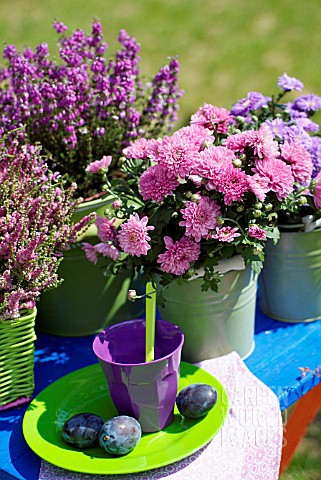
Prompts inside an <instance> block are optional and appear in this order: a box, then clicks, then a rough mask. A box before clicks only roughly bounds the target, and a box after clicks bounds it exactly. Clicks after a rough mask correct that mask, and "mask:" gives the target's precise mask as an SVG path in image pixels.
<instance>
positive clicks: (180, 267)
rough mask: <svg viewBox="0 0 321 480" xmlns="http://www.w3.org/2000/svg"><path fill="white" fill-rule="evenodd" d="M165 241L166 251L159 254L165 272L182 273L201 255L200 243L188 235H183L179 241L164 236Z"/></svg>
mask: <svg viewBox="0 0 321 480" xmlns="http://www.w3.org/2000/svg"><path fill="white" fill-rule="evenodd" d="M164 242H165V246H166V251H165V252H164V253H161V254H160V255H158V259H157V263H160V268H161V270H162V271H163V272H168V273H173V274H174V275H182V274H183V273H185V272H187V270H188V269H189V268H190V266H191V263H192V262H195V261H196V260H197V259H198V257H199V256H200V253H201V247H200V244H199V243H196V242H194V240H192V239H190V238H188V237H182V238H181V239H180V240H178V241H177V242H174V241H173V240H172V239H171V238H170V237H164Z"/></svg>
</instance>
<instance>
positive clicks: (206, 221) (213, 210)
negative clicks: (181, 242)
mask: <svg viewBox="0 0 321 480" xmlns="http://www.w3.org/2000/svg"><path fill="white" fill-rule="evenodd" d="M181 213H182V215H183V218H184V220H183V221H182V222H179V225H180V226H181V227H186V232H185V235H187V236H188V237H193V238H194V240H195V241H196V242H200V241H201V238H202V237H203V238H207V237H208V234H209V233H210V231H211V230H213V229H214V228H216V227H217V226H218V222H217V217H218V216H219V215H220V214H221V210H220V207H219V205H218V204H217V203H216V202H215V200H211V199H210V198H208V197H201V198H200V200H199V201H198V202H189V201H188V202H186V207H185V208H183V209H182V210H181Z"/></svg>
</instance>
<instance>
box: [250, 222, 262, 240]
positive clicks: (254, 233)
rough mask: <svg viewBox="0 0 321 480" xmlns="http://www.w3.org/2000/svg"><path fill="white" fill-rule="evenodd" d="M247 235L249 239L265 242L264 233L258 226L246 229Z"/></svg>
mask: <svg viewBox="0 0 321 480" xmlns="http://www.w3.org/2000/svg"><path fill="white" fill-rule="evenodd" d="M248 234H249V235H250V237H253V238H257V239H258V240H265V239H266V233H265V231H264V230H263V229H262V228H260V227H259V226H258V225H251V226H250V227H249V229H248Z"/></svg>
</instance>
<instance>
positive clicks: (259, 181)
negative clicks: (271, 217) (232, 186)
mask: <svg viewBox="0 0 321 480" xmlns="http://www.w3.org/2000/svg"><path fill="white" fill-rule="evenodd" d="M247 179H248V182H249V186H250V190H252V192H253V193H254V195H255V196H256V197H257V198H258V199H259V200H260V202H264V200H265V197H266V193H267V192H268V191H269V190H270V187H269V185H270V181H269V179H267V178H265V177H261V175H259V174H258V173H255V174H254V175H253V176H248V177H247Z"/></svg>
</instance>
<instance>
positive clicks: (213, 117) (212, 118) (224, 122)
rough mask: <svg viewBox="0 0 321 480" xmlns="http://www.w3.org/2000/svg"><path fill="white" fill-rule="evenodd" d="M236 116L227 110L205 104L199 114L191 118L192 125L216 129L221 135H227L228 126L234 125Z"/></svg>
mask: <svg viewBox="0 0 321 480" xmlns="http://www.w3.org/2000/svg"><path fill="white" fill-rule="evenodd" d="M233 119H234V116H233V115H231V114H230V112H229V111H228V110H226V109H225V108H219V107H215V106H214V105H211V104H209V103H204V105H203V106H202V107H200V109H199V110H198V112H196V113H194V114H193V115H192V116H191V122H190V123H191V125H202V126H203V127H205V128H209V129H210V130H214V126H215V127H216V129H217V131H218V132H219V133H227V131H228V126H229V125H230V123H232V121H233Z"/></svg>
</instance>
